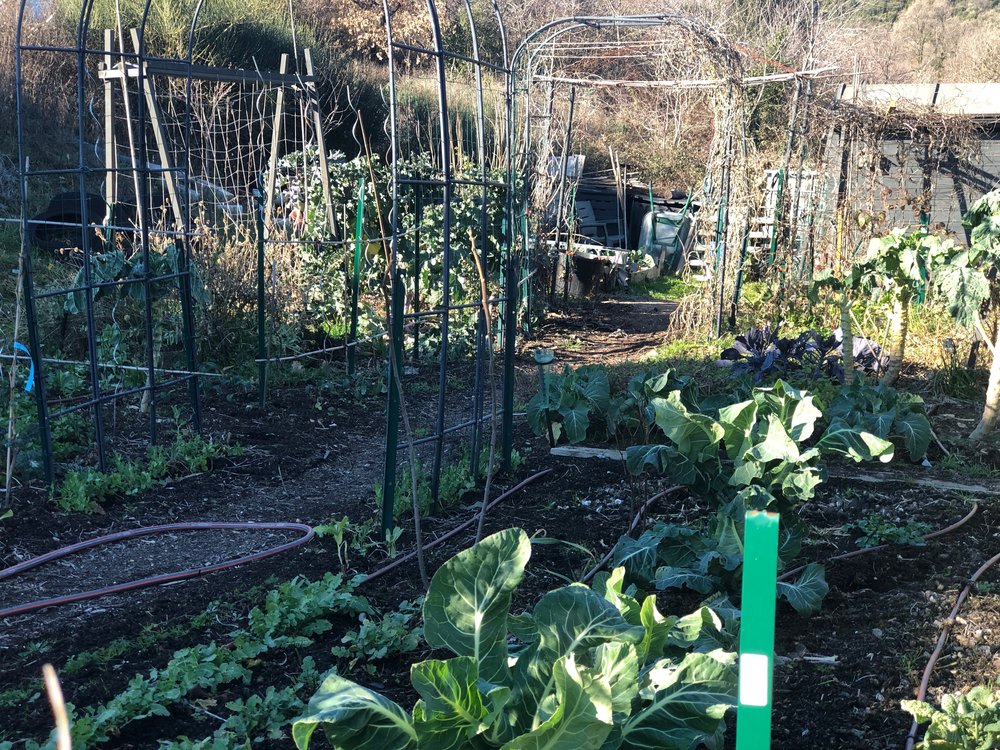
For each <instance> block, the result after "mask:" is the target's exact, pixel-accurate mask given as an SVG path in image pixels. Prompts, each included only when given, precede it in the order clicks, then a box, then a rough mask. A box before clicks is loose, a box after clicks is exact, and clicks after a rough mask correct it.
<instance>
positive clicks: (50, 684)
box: [42, 664, 73, 750]
mask: <svg viewBox="0 0 1000 750" xmlns="http://www.w3.org/2000/svg"><path fill="white" fill-rule="evenodd" d="M42 675H44V677H45V692H46V693H48V696H49V703H50V704H52V716H53V717H54V718H55V722H56V750H72V747H73V740H72V738H71V737H70V733H69V715H68V714H67V713H66V701H65V700H63V693H62V688H61V687H60V686H59V678H58V677H56V670H55V668H54V667H53V666H52V665H51V664H43V665H42Z"/></svg>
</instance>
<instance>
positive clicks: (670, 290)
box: [629, 276, 701, 301]
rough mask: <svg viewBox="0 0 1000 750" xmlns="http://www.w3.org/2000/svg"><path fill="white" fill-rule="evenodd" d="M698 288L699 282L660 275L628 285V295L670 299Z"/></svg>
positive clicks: (699, 286)
mask: <svg viewBox="0 0 1000 750" xmlns="http://www.w3.org/2000/svg"><path fill="white" fill-rule="evenodd" d="M700 288H701V284H700V283H698V282H694V281H689V280H687V279H684V278H681V277H680V276H660V277H659V278H656V279H650V280H649V281H644V282H642V283H641V284H636V285H634V286H632V287H630V288H629V296H630V297H647V298H650V299H655V300H663V301H672V300H679V299H681V298H682V297H686V296H687V295H689V294H692V293H694V292H697V291H698V290H699V289H700Z"/></svg>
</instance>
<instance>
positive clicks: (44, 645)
mask: <svg viewBox="0 0 1000 750" xmlns="http://www.w3.org/2000/svg"><path fill="white" fill-rule="evenodd" d="M51 650H52V643H51V642H50V641H32V642H31V643H29V644H28V645H27V646H26V647H25V649H24V651H21V652H20V653H18V656H19V657H21V658H22V659H37V658H39V657H40V656H44V655H45V654H47V653H49V651H51Z"/></svg>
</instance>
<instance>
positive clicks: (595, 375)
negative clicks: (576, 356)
mask: <svg viewBox="0 0 1000 750" xmlns="http://www.w3.org/2000/svg"><path fill="white" fill-rule="evenodd" d="M575 388H576V390H577V391H578V392H579V393H580V394H581V395H582V396H583V397H584V398H586V399H587V400H588V401H589V402H590V403H591V404H593V405H594V406H595V407H596V408H597V409H600V410H601V411H605V410H607V408H608V404H609V402H610V400H611V385H610V384H609V383H608V372H607V370H605V369H604V368H603V367H600V366H598V365H587V366H585V367H581V368H580V369H578V370H577V371H576V383H575Z"/></svg>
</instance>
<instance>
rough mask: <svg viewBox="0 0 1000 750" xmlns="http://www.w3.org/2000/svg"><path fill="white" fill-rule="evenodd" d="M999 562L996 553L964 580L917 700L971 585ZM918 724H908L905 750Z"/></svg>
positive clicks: (924, 690) (924, 693)
mask: <svg viewBox="0 0 1000 750" xmlns="http://www.w3.org/2000/svg"><path fill="white" fill-rule="evenodd" d="M998 562H1000V554H996V555H994V556H993V557H991V558H990V559H989V560H987V561H986V562H984V563H983V564H982V565H980V566H979V570H977V571H976V572H975V573H973V574H972V576H971V577H970V578H969V580H968V581H966V582H965V587H964V588H963V589H962V591H961V593H959V595H958V598H957V599H956V600H955V606H954V607H952V608H951V614H949V615H948V617H947V619H945V621H944V624H943V625H942V626H941V635H939V636H938V640H937V645H936V646H935V647H934V653H932V654H931V658H930V659H928V660H927V666H926V667H924V674H923V676H922V677H921V678H920V688H919V689H918V690H917V700H918V701H922V700H924V698H926V697H927V687H928V685H929V684H930V681H931V672H932V671H933V670H934V665H935V664H936V663H937V660H938V657H939V656H941V652H942V651H944V645H945V643H947V642H948V634H949V633H950V632H951V626H952V625H953V624H954V622H955V618H956V617H958V612H959V610H960V609H961V608H962V605H963V604H964V603H965V600H966V599H968V597H969V593H970V592H971V591H972V587H973V586H974V585H975V584H976V581H978V580H979V578H980V577H981V576H982V575H983V574H984V573H985V572H986V571H987V570H989V569H990V568H992V567H993V566H994V565H996V564H997V563H998ZM919 727H920V725H919V724H918V723H917V720H916V719H914V720H913V723H912V724H910V732H909V734H907V735H906V750H913V743H914V742H916V739H917V730H918V728H919Z"/></svg>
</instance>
